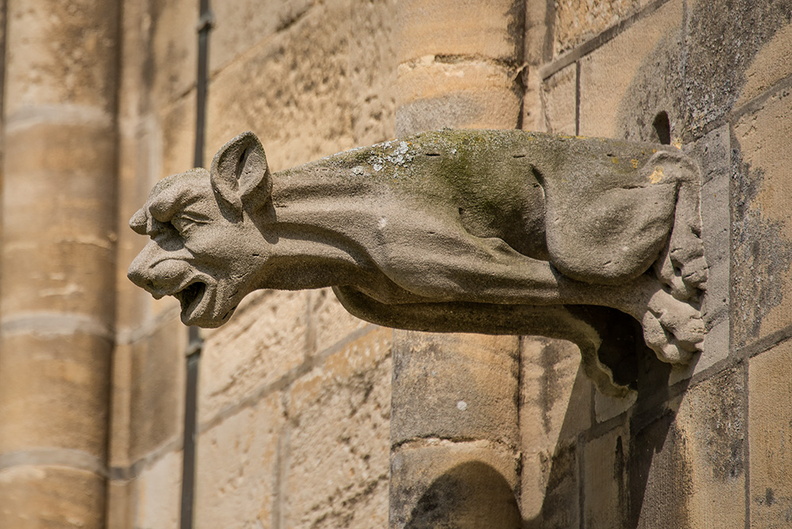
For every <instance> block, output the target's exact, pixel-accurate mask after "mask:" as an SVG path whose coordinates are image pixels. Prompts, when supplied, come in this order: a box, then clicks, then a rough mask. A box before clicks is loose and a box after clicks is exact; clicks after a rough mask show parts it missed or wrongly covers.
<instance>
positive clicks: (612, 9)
mask: <svg viewBox="0 0 792 529" xmlns="http://www.w3.org/2000/svg"><path fill="white" fill-rule="evenodd" d="M650 1H651V0H598V1H597V2H582V1H580V0H556V1H555V23H554V26H553V33H554V42H553V53H554V55H560V54H561V53H563V52H565V51H569V50H570V49H572V48H574V47H575V46H578V45H580V44H582V43H583V42H585V41H586V40H589V39H591V38H592V37H595V36H596V35H598V34H599V33H601V32H602V31H604V30H606V29H608V28H610V27H612V26H615V25H616V24H617V23H618V22H620V21H622V20H624V19H626V18H628V17H629V16H630V15H633V14H635V13H637V12H638V11H640V9H641V8H643V7H644V6H646V5H647V4H648V3H649V2H650Z"/></svg>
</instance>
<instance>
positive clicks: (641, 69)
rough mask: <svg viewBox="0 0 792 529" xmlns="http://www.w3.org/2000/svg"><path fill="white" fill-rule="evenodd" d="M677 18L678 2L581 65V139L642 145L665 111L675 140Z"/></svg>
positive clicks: (680, 11) (679, 19)
mask: <svg viewBox="0 0 792 529" xmlns="http://www.w3.org/2000/svg"><path fill="white" fill-rule="evenodd" d="M682 15H683V2H682V1H681V0H671V1H669V2H668V3H666V4H664V5H663V6H662V7H660V8H659V9H658V10H657V11H655V12H653V13H652V14H651V15H649V16H646V17H644V18H642V19H641V20H639V21H638V22H636V23H635V24H633V25H632V26H630V27H629V28H628V29H626V30H625V31H624V32H622V33H620V34H619V35H617V36H616V37H615V38H614V39H613V40H610V41H608V42H607V43H605V44H603V45H602V46H600V47H599V48H597V49H596V50H595V51H593V52H592V53H590V54H589V55H587V56H585V57H584V58H583V59H581V61H580V134H582V135H586V136H603V137H610V138H617V137H624V138H626V139H633V140H643V141H647V140H649V139H650V133H651V130H650V129H651V123H652V121H653V120H654V117H655V115H656V114H657V113H658V112H660V111H665V112H667V113H668V115H669V117H670V118H671V121H672V137H675V136H674V132H675V131H674V129H675V123H676V122H677V121H678V120H679V119H680V116H682V115H683V111H682V110H681V105H682V103H681V99H680V97H681V96H680V95H679V94H680V88H681V84H682V81H681V79H680V78H679V72H680V71H679V68H680V64H682V63H681V59H680V57H681V53H682V51H681V50H682V40H681V38H682V33H681V30H682ZM657 79H664V82H663V83H658V82H657Z"/></svg>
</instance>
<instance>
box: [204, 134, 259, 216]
mask: <svg viewBox="0 0 792 529" xmlns="http://www.w3.org/2000/svg"><path fill="white" fill-rule="evenodd" d="M211 180H212V188H213V189H214V190H215V192H216V193H217V194H218V195H220V196H221V197H222V198H223V199H224V200H225V201H226V202H228V203H229V204H230V205H231V206H233V207H234V208H235V209H236V210H237V211H238V212H239V213H241V212H242V209H243V208H244V209H256V208H257V207H259V206H262V205H263V204H265V203H266V202H267V200H269V198H270V195H271V194H272V178H271V177H270V171H269V167H268V166H267V157H266V156H265V155H264V148H263V147H262V146H261V142H260V141H259V139H258V138H257V137H256V135H255V134H253V133H252V132H245V133H242V134H240V135H239V136H237V137H236V138H234V139H233V140H231V141H229V142H228V143H226V144H225V145H224V146H223V148H222V149H220V151H219V152H218V153H217V154H216V155H215V157H214V160H212V169H211Z"/></svg>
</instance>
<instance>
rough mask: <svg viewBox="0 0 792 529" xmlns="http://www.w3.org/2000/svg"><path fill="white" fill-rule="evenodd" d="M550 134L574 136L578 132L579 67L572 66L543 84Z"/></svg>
mask: <svg viewBox="0 0 792 529" xmlns="http://www.w3.org/2000/svg"><path fill="white" fill-rule="evenodd" d="M542 100H543V101H544V111H545V115H544V118H545V123H546V124H547V129H548V132H554V133H556V134H570V135H574V134H575V133H576V130H577V67H576V66H575V65H574V64H572V65H569V66H567V67H566V68H564V69H563V70H561V71H559V72H557V73H555V74H553V75H552V76H551V77H550V78H549V79H547V80H545V81H544V83H543V84H542Z"/></svg>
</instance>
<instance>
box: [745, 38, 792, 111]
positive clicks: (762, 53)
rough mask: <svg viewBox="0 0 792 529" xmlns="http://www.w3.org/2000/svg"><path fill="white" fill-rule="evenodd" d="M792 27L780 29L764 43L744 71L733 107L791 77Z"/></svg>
mask: <svg viewBox="0 0 792 529" xmlns="http://www.w3.org/2000/svg"><path fill="white" fill-rule="evenodd" d="M790 55H792V25H787V26H784V27H781V28H780V29H779V30H778V32H777V33H775V34H773V35H772V37H771V38H770V39H769V40H767V41H766V42H764V43H763V44H762V46H761V47H760V48H759V50H758V52H757V53H756V55H754V56H753V57H752V59H751V63H750V64H749V65H748V67H747V68H746V70H745V84H744V85H743V86H742V87H741V89H740V97H739V99H738V100H737V102H736V103H735V105H734V107H735V108H737V109H739V108H740V107H741V106H743V105H744V104H745V103H748V102H749V101H751V100H752V99H754V98H756V97H759V96H761V95H762V94H764V93H765V92H766V91H767V90H768V89H770V88H771V87H772V86H773V85H775V84H776V83H778V82H779V81H781V80H783V79H786V78H788V77H789V76H790V75H792V62H790V61H789V57H790Z"/></svg>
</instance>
